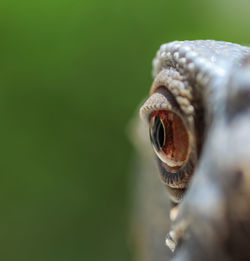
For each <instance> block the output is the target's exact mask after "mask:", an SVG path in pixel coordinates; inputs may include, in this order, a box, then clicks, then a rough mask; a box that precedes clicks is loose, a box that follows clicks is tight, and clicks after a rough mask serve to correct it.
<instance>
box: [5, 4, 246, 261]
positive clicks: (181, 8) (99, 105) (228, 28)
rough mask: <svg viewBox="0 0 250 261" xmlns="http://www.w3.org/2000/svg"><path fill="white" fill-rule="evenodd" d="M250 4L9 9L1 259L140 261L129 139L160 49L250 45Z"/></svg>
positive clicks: (27, 6) (8, 6) (22, 6)
mask: <svg viewBox="0 0 250 261" xmlns="http://www.w3.org/2000/svg"><path fill="white" fill-rule="evenodd" d="M249 8H250V1H248V0H235V1H232V0H207V1H202V0H196V1H195V0H191V1H189V0H182V1H181V0H154V1H147V0H138V1H136V0H134V1H132V0H127V1H121V0H107V1H101V0H99V1H97V0H82V1H79V0H60V1H59V0H36V1H35V0H34V1H28V0H24V1H20V0H1V3H0V32H1V35H0V50H1V57H0V121H1V128H0V137H1V138H0V141H1V142H0V145H1V146H0V148H1V149H0V153H1V156H0V160H1V164H0V166H1V167H0V168H1V176H0V178H1V181H0V203H1V204H0V206H1V211H0V259H1V260H4V261H9V260H25V261H34V260H36V261H40V260H42V261H45V260H46V261H52V260H53V261H56V260H60V261H64V260H65V261H66V260H67V261H69V260H70V261H71V260H73V261H78V260H84V261H85V260H86V261H102V260H108V261H112V260H115V261H117V260H119V261H123V260H124V261H125V260H126V261H127V260H131V259H132V258H131V254H130V251H129V248H128V244H127V234H128V224H129V208H130V204H131V199H130V197H129V195H130V190H131V183H130V182H129V180H131V179H132V177H131V175H130V176H129V174H128V173H129V168H130V160H131V157H132V151H133V149H132V146H131V145H130V144H129V142H128V139H127V137H126V134H125V129H126V126H127V123H128V122H129V119H130V118H131V116H132V115H133V113H134V112H135V110H136V108H137V105H138V103H140V102H141V100H142V99H143V98H144V97H145V96H146V95H147V93H148V90H149V87H150V85H151V60H152V58H153V56H154V55H155V52H156V50H157V49H158V47H159V46H160V44H162V43H164V42H168V41H173V40H185V39H189V40H191V39H216V40H225V41H232V42H237V43H243V44H245V43H250V33H249V32H250V31H249V25H250V23H249V21H250V18H249V10H250V9H249Z"/></svg>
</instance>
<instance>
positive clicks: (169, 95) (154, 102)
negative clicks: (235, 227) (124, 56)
mask: <svg viewBox="0 0 250 261" xmlns="http://www.w3.org/2000/svg"><path fill="white" fill-rule="evenodd" d="M192 91H193V88H192V87H191V86H190V85H189V82H188V81H185V80H184V78H183V77H182V76H181V75H180V74H179V73H178V72H177V71H175V70H174V69H163V70H162V71H160V72H159V74H158V75H156V77H155V79H154V82H153V85H152V88H151V91H150V96H149V98H148V99H147V101H146V102H145V103H144V105H143V106H142V107H141V109H140V116H141V118H142V119H143V120H144V121H145V122H146V123H147V125H148V127H150V124H149V123H150V121H151V118H152V115H154V114H155V113H157V112H160V111H166V113H167V112H170V113H172V114H173V115H176V117H177V118H179V119H180V121H181V122H182V123H181V124H179V126H181V127H182V128H185V130H182V131H181V130H179V131H177V133H176V134H177V136H175V137H178V133H183V134H184V133H187V136H185V137H184V139H185V140H184V141H183V142H185V143H186V144H187V145H186V146H187V148H186V156H185V160H184V161H183V163H182V164H181V166H180V167H174V163H173V162H172V163H171V161H168V163H171V164H167V161H164V160H162V159H163V158H164V157H161V156H160V155H162V154H163V153H162V152H161V154H158V153H157V152H156V155H158V157H157V156H156V160H157V162H158V165H159V170H160V177H161V180H162V181H163V183H164V184H165V185H166V187H167V190H168V191H169V195H170V198H171V200H172V201H173V202H175V203H178V202H180V200H181V199H182V196H183V194H184V192H185V188H186V187H187V186H188V183H189V180H190V177H191V176H192V174H193V172H194V167H195V164H196V160H197V149H196V148H197V146H196V134H195V108H194V104H193V93H192ZM165 135H166V133H165ZM186 139H187V140H186ZM177 144H178V142H177ZM179 147H180V146H179ZM170 148H171V146H170ZM165 154H167V153H166V152H165ZM166 156H167V155H166ZM165 158H166V157H165ZM177 165H178V163H176V166H177Z"/></svg>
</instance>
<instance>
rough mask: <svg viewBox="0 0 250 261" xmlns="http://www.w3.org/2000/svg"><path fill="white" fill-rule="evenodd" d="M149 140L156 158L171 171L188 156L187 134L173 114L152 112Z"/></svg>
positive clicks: (162, 111)
mask: <svg viewBox="0 0 250 261" xmlns="http://www.w3.org/2000/svg"><path fill="white" fill-rule="evenodd" d="M150 139H151V142H152V145H153V147H154V150H155V152H156V154H157V156H158V157H159V158H160V159H161V161H163V162H164V163H166V164H167V165H168V167H169V168H171V169H172V170H177V169H179V168H180V167H182V165H183V164H184V162H185V161H186V159H187V156H188V147H189V140H188V133H187V129H186V127H185V125H184V123H183V121H182V119H181V118H180V117H179V116H178V115H177V114H176V113H174V112H171V111H166V110H161V111H156V112H153V113H152V115H151V119H150Z"/></svg>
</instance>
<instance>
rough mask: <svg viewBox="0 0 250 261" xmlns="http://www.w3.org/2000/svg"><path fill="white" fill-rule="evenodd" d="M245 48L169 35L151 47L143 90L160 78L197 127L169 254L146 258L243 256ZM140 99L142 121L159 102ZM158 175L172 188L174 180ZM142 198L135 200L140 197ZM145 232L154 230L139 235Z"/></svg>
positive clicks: (248, 135) (249, 91)
mask: <svg viewBox="0 0 250 261" xmlns="http://www.w3.org/2000/svg"><path fill="white" fill-rule="evenodd" d="M249 54H250V48H249V47H244V46H240V45H237V44H232V43H226V42H217V41H211V40H207V41H184V42H172V43H169V44H164V45H162V46H161V48H160V50H159V51H158V52H157V56H156V58H155V59H154V62H153V65H154V69H153V75H154V78H155V81H154V84H153V86H152V89H151V94H150V95H153V94H154V90H155V89H156V86H159V84H160V85H163V86H165V88H166V89H167V91H168V92H170V93H172V94H173V96H174V97H175V98H176V101H177V103H178V104H179V106H180V108H181V110H182V112H183V113H184V115H185V117H186V118H187V122H189V123H190V126H193V127H192V128H193V130H194V131H195V133H196V136H195V138H194V143H193V146H194V147H193V148H192V150H193V151H195V155H196V156H194V159H193V161H192V162H193V164H194V169H193V174H192V178H190V179H189V182H187V183H186V184H185V189H186V192H185V194H184V196H183V195H182V196H181V197H179V198H178V201H179V202H180V204H179V205H178V215H177V216H175V217H174V218H173V221H172V224H171V232H170V233H169V234H168V237H167V244H168V246H169V247H171V248H172V250H174V249H175V251H174V254H173V257H172V259H171V255H170V254H169V253H166V255H165V257H164V256H162V253H161V254H160V251H159V249H158V250H156V251H155V250H154V247H153V248H152V249H151V252H152V253H154V259H151V260H154V261H157V260H169V259H171V260H175V261H177V260H178V261H179V260H183V261H188V260H209V261H210V260H215V259H216V260H250V251H249V249H248V245H249V242H250V204H249V200H250V120H249V119H250V56H249ZM162 75H163V76H162ZM176 80H177V81H176ZM174 81H175V82H174ZM159 82H160V83H159ZM173 82H174V83H173ZM144 106H146V107H144V109H143V107H142V109H141V116H142V118H144V120H145V121H147V120H148V119H147V118H148V115H149V113H147V112H151V111H152V110H157V109H159V108H160V109H161V106H163V105H162V104H161V103H159V104H150V102H149V103H146V105H144ZM150 106H151V107H150ZM164 106H165V105H164ZM148 108H149V109H148ZM189 119H190V120H189ZM189 123H188V124H189ZM146 128H147V127H146ZM191 131H192V130H191ZM197 133H198V135H197ZM189 174H190V173H189ZM152 175H155V173H152ZM189 177H191V176H190V175H189ZM143 178H145V177H141V179H143ZM163 182H164V183H165V185H166V186H167V187H170V188H171V186H172V187H173V185H175V184H174V183H175V182H178V179H177V180H174V181H171V180H169V179H166V180H165V181H164V180H163ZM171 182H172V183H171ZM149 193H150V194H151V195H157V193H158V191H156V190H148V193H147V194H149ZM141 195H142V194H141ZM175 197H176V196H175ZM141 198H142V199H141V200H140V204H141V205H142V206H143V205H145V204H147V203H145V202H143V197H141ZM164 200H165V199H164ZM147 207H148V208H149V207H150V206H148V205H147ZM155 211H156V210H155ZM165 212H169V209H167V208H166V211H165ZM155 215H156V214H155ZM162 218H163V217H162ZM163 219H164V218H163ZM165 219H166V220H168V219H169V217H168V215H167V214H166V216H165ZM145 224H147V226H148V227H150V226H153V225H154V226H157V223H156V224H152V223H151V222H146V221H145ZM148 230H150V229H148ZM154 230H156V229H154ZM151 236H152V237H156V236H157V235H155V234H154V233H152V234H150V233H148V234H147V235H146V236H145V238H146V237H147V238H150V237H151ZM157 253H159V255H158V254H157ZM164 258H165V259H164Z"/></svg>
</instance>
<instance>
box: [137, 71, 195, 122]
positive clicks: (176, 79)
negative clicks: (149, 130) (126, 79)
mask: <svg viewBox="0 0 250 261" xmlns="http://www.w3.org/2000/svg"><path fill="white" fill-rule="evenodd" d="M192 90H193V88H192V87H191V86H189V84H188V82H187V81H186V80H185V79H184V78H183V76H181V75H180V74H179V72H177V71H174V70H173V69H169V70H162V71H161V72H160V73H159V74H158V75H157V76H156V78H155V80H154V82H153V85H152V88H151V91H150V97H149V98H148V100H147V101H146V102H145V103H144V105H143V106H142V107H141V109H140V116H141V118H142V119H143V120H144V121H146V122H149V117H150V115H151V113H152V112H154V111H156V110H173V111H175V112H176V113H178V114H183V116H185V118H187V120H188V121H190V122H192V121H193V119H192V118H193V116H194V111H195V110H194V107H193V105H192V102H193V94H192Z"/></svg>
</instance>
